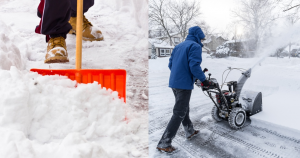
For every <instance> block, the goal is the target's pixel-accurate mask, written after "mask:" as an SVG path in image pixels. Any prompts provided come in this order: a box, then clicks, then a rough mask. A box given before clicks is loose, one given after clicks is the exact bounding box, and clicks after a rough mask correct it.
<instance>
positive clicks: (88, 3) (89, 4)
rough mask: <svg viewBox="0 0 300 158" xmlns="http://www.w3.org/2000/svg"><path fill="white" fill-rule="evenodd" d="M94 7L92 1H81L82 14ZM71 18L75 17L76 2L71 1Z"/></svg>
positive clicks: (74, 0)
mask: <svg viewBox="0 0 300 158" xmlns="http://www.w3.org/2000/svg"><path fill="white" fill-rule="evenodd" d="M93 5H94V0H84V1H83V13H85V12H87V11H88V10H89V9H90V8H91V7H92V6H93ZM71 8H72V10H71V16H72V17H76V15H77V0H71Z"/></svg>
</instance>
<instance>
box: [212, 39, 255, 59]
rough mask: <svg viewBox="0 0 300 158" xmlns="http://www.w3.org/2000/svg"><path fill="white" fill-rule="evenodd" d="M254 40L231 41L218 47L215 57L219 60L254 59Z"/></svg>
mask: <svg viewBox="0 0 300 158" xmlns="http://www.w3.org/2000/svg"><path fill="white" fill-rule="evenodd" d="M254 42H255V41H254V40H230V41H227V42H225V43H223V44H222V45H220V46H218V47H217V50H216V52H215V53H213V55H215V56H216V57H218V58H223V57H226V56H234V57H243V58H249V57H254V55H255V49H254V48H255V47H253V44H254Z"/></svg>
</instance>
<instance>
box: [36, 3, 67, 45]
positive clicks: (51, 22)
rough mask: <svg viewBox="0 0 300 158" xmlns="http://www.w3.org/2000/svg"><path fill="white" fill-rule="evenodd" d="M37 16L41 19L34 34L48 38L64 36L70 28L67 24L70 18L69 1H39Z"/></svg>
mask: <svg viewBox="0 0 300 158" xmlns="http://www.w3.org/2000/svg"><path fill="white" fill-rule="evenodd" d="M38 16H39V17H40V18H41V21H40V24H39V25H38V26H37V27H36V29H35V32H36V33H39V34H44V35H47V39H46V41H48V40H49V37H50V38H51V37H58V36H62V37H64V38H66V34H67V33H68V32H69V31H70V29H71V28H72V26H71V25H70V24H69V20H70V16H71V3H70V0H41V2H40V5H39V7H38Z"/></svg>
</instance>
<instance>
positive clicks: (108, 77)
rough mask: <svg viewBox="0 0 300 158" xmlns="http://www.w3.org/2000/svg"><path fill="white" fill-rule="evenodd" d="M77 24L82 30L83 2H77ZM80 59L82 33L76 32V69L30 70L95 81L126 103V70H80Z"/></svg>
mask: <svg viewBox="0 0 300 158" xmlns="http://www.w3.org/2000/svg"><path fill="white" fill-rule="evenodd" d="M77 4H78V5H77V23H76V30H82V27H83V26H82V22H83V0H78V1H77ZM81 57H82V32H81V31H77V32H76V69H65V70H51V69H31V70H30V71H33V72H37V73H39V74H41V75H43V76H44V75H62V76H67V77H68V78H70V79H71V80H76V81H77V82H78V83H93V82H94V81H97V82H98V83H99V84H101V86H102V87H106V88H107V89H108V88H109V89H112V90H113V91H117V92H118V95H119V97H120V98H124V101H126V70H123V69H115V70H97V69H86V70H82V69H81V61H82V60H81Z"/></svg>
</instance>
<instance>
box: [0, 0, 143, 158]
mask: <svg viewBox="0 0 300 158" xmlns="http://www.w3.org/2000/svg"><path fill="white" fill-rule="evenodd" d="M38 3H39V1H36V0H26V1H18V0H1V6H0V95H1V96H2V97H1V100H0V135H1V139H0V148H2V149H3V150H0V157H11V158H17V157H19V158H31V157H37V158H39V157H45V158H46V157H68V158H69V157H70V158H71V157H72V158H77V157H78V158H79V157H80V158H92V157H93V158H94V157H95V158H96V157H97V158H98V157H116V158H119V157H147V156H148V139H147V138H148V123H147V121H148V118H147V113H148V100H147V99H148V98H147V96H148V77H147V75H148V62H147V60H148V59H147V52H148V51H147V31H148V2H147V1H146V0H145V1H135V0H126V1H118V0H113V1H104V0H102V1H100V0H99V1H98V0H97V1H95V5H94V6H93V7H92V8H91V9H90V10H89V11H88V13H86V14H85V15H86V17H87V18H88V19H89V20H90V21H91V22H92V24H93V25H94V26H96V27H98V28H100V30H101V31H102V32H103V35H104V38H105V41H101V42H86V41H83V55H82V57H83V61H82V68H83V69H126V70H127V74H128V75H127V103H126V104H124V103H122V101H121V100H119V99H117V98H116V94H115V93H112V92H110V91H106V90H105V89H101V88H100V87H99V86H98V85H97V84H88V85H80V86H78V87H77V88H75V84H76V83H75V82H73V81H70V80H68V79H66V78H64V77H58V76H51V77H41V76H39V75H37V74H35V73H32V72H29V70H30V69H31V68H41V69H49V68H51V69H74V68H75V36H73V35H68V37H67V40H66V43H67V48H68V54H69V59H70V62H69V63H67V64H51V65H49V64H44V57H45V53H46V47H47V44H46V43H45V36H43V35H38V34H36V33H34V29H35V27H36V25H37V24H38V23H39V18H38V17H37V16H36V9H37V6H38ZM11 66H13V67H11ZM125 113H127V116H128V118H129V122H128V123H127V122H126V121H124V117H125Z"/></svg>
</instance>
